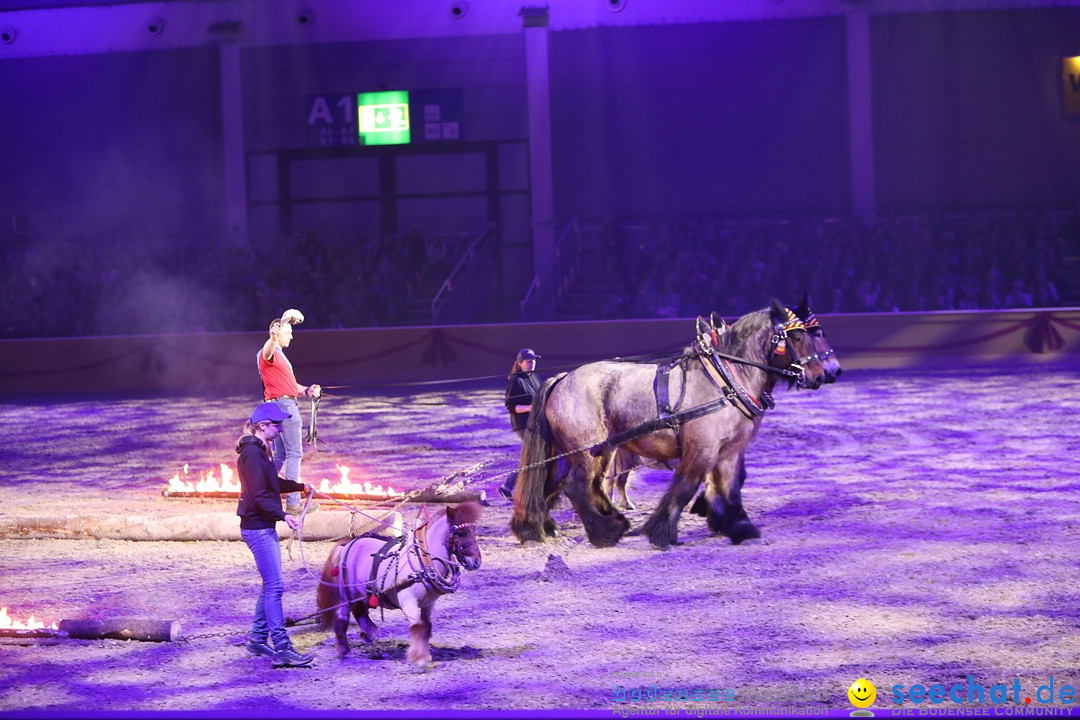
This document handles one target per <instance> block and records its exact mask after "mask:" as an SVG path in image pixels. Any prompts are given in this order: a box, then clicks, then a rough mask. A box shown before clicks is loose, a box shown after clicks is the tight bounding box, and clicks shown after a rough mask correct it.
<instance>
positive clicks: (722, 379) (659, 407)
mask: <svg viewBox="0 0 1080 720" xmlns="http://www.w3.org/2000/svg"><path fill="white" fill-rule="evenodd" d="M785 310H787V319H786V320H785V322H783V323H782V324H781V323H777V324H775V325H774V331H775V332H774V333H773V336H772V338H771V339H770V341H769V344H770V347H769V353H768V354H769V357H770V358H771V357H772V356H773V355H784V354H786V353H787V334H788V332H789V331H791V330H805V329H806V326H805V325H804V324H803V322H802V321H801V320H799V318H798V317H797V316H796V315H795V313H793V312H792V311H791V310H789V309H787V308H785ZM815 320H816V318H815ZM701 327H702V326H700V325H699V333H698V337H697V339H696V340H694V342H693V343H692V345H691V352H688V353H685V354H683V355H679V356H677V357H674V358H670V359H669V360H667V362H662V363H659V364H658V365H657V366H656V377H655V378H654V380H653V393H654V394H655V396H656V414H657V418H656V419H655V420H650V421H648V422H646V423H643V424H641V425H638V426H637V427H633V428H630V429H629V430H625V431H623V432H621V433H618V434H617V435H612V436H611V437H609V438H608V439H607V440H605V441H604V442H602V443H599V444H597V445H595V446H593V448H592V452H593V454H594V455H599V454H600V451H601V449H602V448H603V447H604V446H608V447H618V446H619V445H622V444H623V443H627V442H630V441H631V440H636V439H637V438H639V437H644V436H645V435H648V434H650V433H654V432H656V431H658V430H665V429H670V430H673V431H674V432H675V444H676V447H677V449H678V454H679V456H680V457H681V456H682V449H683V448H682V433H680V432H679V427H680V426H681V425H683V424H684V423H687V422H689V421H691V420H694V419H696V418H699V417H703V416H705V415H709V414H710V413H714V412H716V411H718V410H720V409H721V408H722V407H724V406H725V405H731V406H733V407H735V408H737V409H738V410H739V412H741V413H742V414H743V415H744V416H745V417H746V418H747V419H748V420H753V419H755V418H757V417H760V416H761V415H763V414H764V413H765V411H766V410H771V409H772V408H774V407H776V403H775V402H774V401H773V399H772V396H771V395H770V394H769V393H768V392H766V391H765V390H762V391H761V398H760V399H758V398H755V397H753V396H752V395H751V394H750V393H749V392H748V391H747V390H746V388H744V387H743V385H742V383H740V382H739V380H738V378H737V377H736V376H735V369H734V367H733V366H732V365H731V361H732V360H734V361H735V362H738V363H742V364H745V365H753V366H755V367H759V368H762V369H763V370H766V371H769V372H776V373H780V374H781V375H784V376H786V377H793V378H801V377H802V367H803V364H804V363H807V362H810V361H812V360H814V359H815V358H816V357H817V356H814V355H810V356H807V357H805V358H799V359H798V360H797V361H795V362H794V363H792V367H794V368H798V370H797V371H793V370H788V369H783V368H775V367H772V366H770V365H765V364H761V363H756V362H753V361H752V360H747V359H745V358H739V357H735V356H732V355H727V354H725V353H721V352H719V351H718V350H716V349H715V345H717V342H718V339H719V333H722V332H724V330H725V329H726V328H725V327H724V326H720V327H717V326H716V325H715V324H714V325H713V326H712V329H711V332H709V333H705V332H703V331H702V330H701ZM694 357H696V358H698V359H699V360H700V361H701V364H702V367H703V368H704V369H705V374H706V376H708V378H709V380H711V381H712V383H713V385H714V386H715V387H716V389H717V390H718V391H719V392H720V397H718V398H716V399H715V400H710V401H709V402H707V403H703V404H701V405H697V406H695V407H692V408H688V409H686V410H680V408H681V407H682V403H683V399H684V398H685V395H686V371H687V369H688V365H689V364H690V360H691V359H692V358H694ZM676 367H681V368H682V370H683V372H682V383H681V384H680V387H679V393H678V399H677V400H676V401H675V403H674V405H672V403H671V389H670V380H671V377H670V376H671V371H672V370H674V369H675V368H676Z"/></svg>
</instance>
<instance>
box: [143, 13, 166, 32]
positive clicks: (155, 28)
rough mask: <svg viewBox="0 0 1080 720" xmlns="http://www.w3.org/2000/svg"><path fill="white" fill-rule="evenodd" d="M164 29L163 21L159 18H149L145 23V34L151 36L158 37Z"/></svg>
mask: <svg viewBox="0 0 1080 720" xmlns="http://www.w3.org/2000/svg"><path fill="white" fill-rule="evenodd" d="M164 29H165V21H164V20H162V19H161V18H159V17H156V18H150V19H149V20H147V21H146V32H148V33H150V34H151V35H160V34H161V32H162V31H163V30H164Z"/></svg>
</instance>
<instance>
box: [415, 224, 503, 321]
mask: <svg viewBox="0 0 1080 720" xmlns="http://www.w3.org/2000/svg"><path fill="white" fill-rule="evenodd" d="M494 237H495V223H489V224H488V226H487V227H486V228H484V230H483V232H481V233H480V235H478V236H477V238H476V239H475V240H473V241H472V242H471V243H470V244H469V247H468V249H467V250H465V254H464V255H462V257H461V259H460V260H458V263H457V265H455V266H454V269H453V270H452V271H451V272H450V275H449V277H447V278H446V280H444V281H443V284H442V286H441V287H440V288H439V292H437V293H435V297H434V298H433V299H432V301H431V324H432V325H455V324H462V323H469V322H475V321H477V317H476V316H477V314H478V311H479V309H480V308H482V307H483V306H484V305H485V303H486V301H487V300H488V299H489V298H490V296H491V293H492V285H493V283H494V280H495V277H496V271H497V268H496V267H495V243H494V242H488V241H489V240H491V239H492V238H494Z"/></svg>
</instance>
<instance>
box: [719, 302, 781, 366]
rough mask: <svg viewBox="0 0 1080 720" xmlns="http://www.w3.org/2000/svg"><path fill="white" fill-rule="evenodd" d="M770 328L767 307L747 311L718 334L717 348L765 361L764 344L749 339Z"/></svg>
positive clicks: (770, 320)
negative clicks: (750, 311) (718, 342)
mask: <svg viewBox="0 0 1080 720" xmlns="http://www.w3.org/2000/svg"><path fill="white" fill-rule="evenodd" d="M771 330H772V319H771V315H770V312H769V308H764V309H762V310H757V311H755V312H752V313H748V314H746V315H743V316H742V317H741V318H739V319H738V320H736V321H735V322H734V323H733V324H732V325H729V326H728V329H727V330H726V331H725V332H724V333H722V334H721V335H720V346H719V348H718V349H719V350H720V351H721V352H726V353H730V354H732V355H739V356H741V357H744V358H746V359H747V360H754V361H757V362H765V360H766V357H765V344H764V343H762V342H751V340H752V339H753V338H755V337H756V336H757V335H760V334H762V332H764V331H771Z"/></svg>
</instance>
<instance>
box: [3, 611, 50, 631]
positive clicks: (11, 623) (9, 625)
mask: <svg viewBox="0 0 1080 720" xmlns="http://www.w3.org/2000/svg"><path fill="white" fill-rule="evenodd" d="M44 627H45V623H43V622H40V621H38V620H35V619H34V616H33V615H31V616H30V619H29V620H27V621H26V622H25V623H23V622H20V621H18V620H12V619H11V618H10V617H8V614H7V608H6V607H0V630H9V629H10V630H40V629H43V628H44ZM48 627H49V628H50V629H52V630H57V629H59V628H58V626H57V624H56V623H53V624H52V625H49V626H48Z"/></svg>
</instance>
